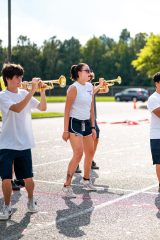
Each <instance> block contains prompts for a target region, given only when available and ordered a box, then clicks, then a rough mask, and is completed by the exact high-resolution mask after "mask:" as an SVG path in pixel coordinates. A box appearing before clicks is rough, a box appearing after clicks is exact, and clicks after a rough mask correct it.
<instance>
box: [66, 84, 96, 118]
mask: <svg viewBox="0 0 160 240" xmlns="http://www.w3.org/2000/svg"><path fill="white" fill-rule="evenodd" d="M72 86H75V87H76V89H77V95H76V99H75V101H74V103H73V105H72V107H71V110H70V117H73V118H77V119H79V120H87V119H90V118H91V112H90V111H91V103H92V96H93V86H92V84H91V83H89V82H86V83H85V85H82V84H80V83H79V82H74V83H73V84H72V85H71V86H70V87H72Z"/></svg>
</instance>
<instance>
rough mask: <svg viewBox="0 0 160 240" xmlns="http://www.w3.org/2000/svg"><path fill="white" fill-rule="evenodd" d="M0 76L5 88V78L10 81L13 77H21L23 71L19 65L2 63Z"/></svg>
mask: <svg viewBox="0 0 160 240" xmlns="http://www.w3.org/2000/svg"><path fill="white" fill-rule="evenodd" d="M1 73H2V76H3V81H4V84H5V86H7V80H6V79H7V78H10V79H12V78H13V77H14V76H23V74H24V69H23V67H22V66H21V65H20V64H14V63H4V64H3V68H2V71H1Z"/></svg>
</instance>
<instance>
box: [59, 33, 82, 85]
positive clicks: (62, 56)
mask: <svg viewBox="0 0 160 240" xmlns="http://www.w3.org/2000/svg"><path fill="white" fill-rule="evenodd" d="M80 48H81V44H80V42H79V40H78V39H75V38H74V37H72V38H71V39H69V40H65V41H64V42H63V43H62V44H61V46H60V49H59V58H58V63H57V71H58V72H59V73H62V74H63V75H65V76H66V77H67V82H68V84H71V83H72V82H71V80H70V68H71V66H72V65H73V64H78V63H79V62H80Z"/></svg>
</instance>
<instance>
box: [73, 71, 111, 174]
mask: <svg viewBox="0 0 160 240" xmlns="http://www.w3.org/2000/svg"><path fill="white" fill-rule="evenodd" d="M94 77H95V75H94V73H93V72H91V75H90V81H89V82H92V80H93V79H94ZM108 92H109V88H108V85H107V83H106V81H105V80H104V78H100V79H99V84H98V85H97V86H94V89H93V93H94V118H95V130H96V138H95V140H94V155H95V152H96V150H97V145H98V143H99V133H100V129H99V127H98V124H97V108H96V99H95V95H96V94H98V93H99V94H100V93H101V94H104V93H108ZM91 169H93V170H98V169H99V167H98V166H97V164H96V162H95V161H94V160H92V165H91ZM81 172H82V171H81V169H80V167H79V165H78V166H77V169H76V171H75V173H81Z"/></svg>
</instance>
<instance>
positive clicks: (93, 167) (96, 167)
mask: <svg viewBox="0 0 160 240" xmlns="http://www.w3.org/2000/svg"><path fill="white" fill-rule="evenodd" d="M91 169H94V170H98V169H99V167H98V166H97V164H96V162H94V161H92V166H91Z"/></svg>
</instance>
